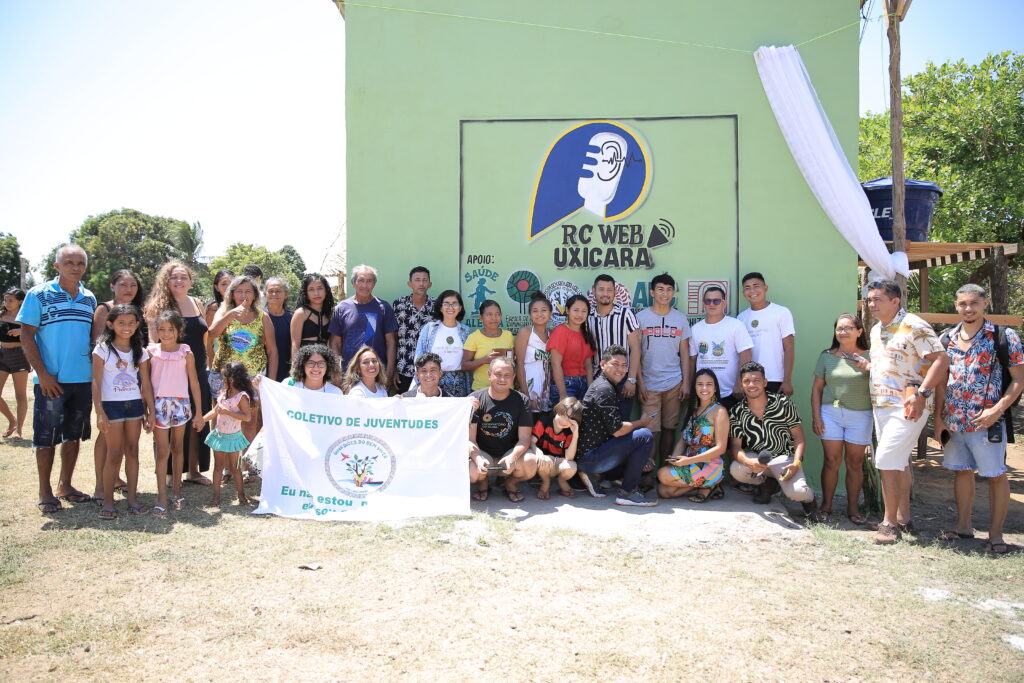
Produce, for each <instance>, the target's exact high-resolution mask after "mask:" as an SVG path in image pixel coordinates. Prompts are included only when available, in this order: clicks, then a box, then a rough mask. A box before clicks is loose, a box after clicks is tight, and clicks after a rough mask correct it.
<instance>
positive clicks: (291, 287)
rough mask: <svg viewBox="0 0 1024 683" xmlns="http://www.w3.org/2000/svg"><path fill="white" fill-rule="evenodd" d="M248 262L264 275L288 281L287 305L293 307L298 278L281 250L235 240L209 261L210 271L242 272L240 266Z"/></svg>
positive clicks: (296, 295) (297, 288)
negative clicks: (220, 254) (261, 270)
mask: <svg viewBox="0 0 1024 683" xmlns="http://www.w3.org/2000/svg"><path fill="white" fill-rule="evenodd" d="M250 263H255V264H256V265H257V266H259V267H260V268H262V269H263V273H264V275H266V276H267V277H271V276H274V275H276V276H278V277H282V278H284V280H285V282H287V283H288V292H289V295H288V302H289V306H292V307H294V305H295V300H296V298H297V297H298V291H299V278H297V277H296V276H295V273H293V272H292V269H291V265H290V264H289V263H288V261H287V260H286V259H285V257H284V256H282V255H281V252H278V251H270V250H269V249H267V248H266V247H264V246H260V245H257V244H243V243H242V242H235V243H234V244H232V245H231V246H230V247H228V250H227V251H226V252H225V253H224V255H223V256H218V257H217V258H215V259H213V260H212V261H210V271H211V272H214V273H215V272H217V271H218V270H230V271H232V272H233V273H235V274H236V275H238V274H240V273H241V272H242V268H244V267H245V266H247V265H248V264H250Z"/></svg>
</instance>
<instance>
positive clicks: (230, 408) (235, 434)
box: [205, 361, 255, 507]
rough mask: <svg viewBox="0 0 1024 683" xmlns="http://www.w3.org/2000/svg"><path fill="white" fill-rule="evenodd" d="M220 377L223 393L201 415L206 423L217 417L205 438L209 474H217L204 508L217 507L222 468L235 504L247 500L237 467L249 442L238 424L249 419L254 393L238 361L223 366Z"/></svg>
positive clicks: (245, 372) (247, 372) (243, 367)
mask: <svg viewBox="0 0 1024 683" xmlns="http://www.w3.org/2000/svg"><path fill="white" fill-rule="evenodd" d="M220 374H221V375H222V376H223V378H224V390H223V391H222V392H221V394H220V396H219V397H218V398H217V404H216V405H215V406H213V410H211V411H210V412H208V413H207V414H206V415H205V418H206V419H207V420H212V419H214V418H217V423H216V424H215V425H214V428H213V429H211V430H210V435H209V436H207V437H206V445H207V446H209V447H210V448H211V449H212V450H213V458H214V466H213V471H214V472H215V473H217V476H215V477H213V498H212V499H211V500H210V503H209V506H208V507H219V506H220V483H221V479H222V477H221V476H220V473H221V472H223V471H224V468H225V467H227V468H229V469H230V471H231V478H232V479H234V480H235V491H237V492H238V504H239V505H248V504H249V499H248V498H246V497H245V488H244V487H243V482H242V470H241V468H239V466H238V461H239V459H240V458H241V456H242V451H244V450H245V449H246V448H247V447H248V446H249V440H248V439H247V438H245V434H243V433H242V423H243V422H248V421H249V420H250V419H252V411H251V410H250V408H249V402H250V400H251V399H250V398H249V397H250V396H252V395H253V394H254V393H255V392H254V391H253V388H252V382H251V381H250V380H249V371H248V370H246V368H245V366H244V365H242V364H241V363H239V362H238V361H233V362H230V363H225V364H224V365H223V366H222V367H221V370H220Z"/></svg>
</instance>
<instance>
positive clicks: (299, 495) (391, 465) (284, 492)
mask: <svg viewBox="0 0 1024 683" xmlns="http://www.w3.org/2000/svg"><path fill="white" fill-rule="evenodd" d="M260 400H261V405H262V411H263V431H264V438H265V452H264V456H263V473H262V477H263V490H262V494H261V496H260V505H259V507H258V508H257V509H256V510H255V512H254V514H274V515H279V516H281V517H293V518H296V519H325V520H345V521H379V520H394V519H405V518H409V517H431V516H437V515H469V473H468V467H467V464H466V463H467V458H466V447H467V443H468V441H469V416H470V411H471V410H472V408H473V402H472V400H471V399H468V398H403V399H399V398H387V399H383V398H372V399H365V398H349V397H347V396H337V395H330V394H324V393H321V392H317V391H306V390H303V389H294V388H292V387H287V386H283V385H281V384H278V383H277V382H272V381H270V380H268V379H266V378H264V379H263V381H262V382H261V383H260Z"/></svg>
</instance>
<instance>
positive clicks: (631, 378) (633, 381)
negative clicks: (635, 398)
mask: <svg viewBox="0 0 1024 683" xmlns="http://www.w3.org/2000/svg"><path fill="white" fill-rule="evenodd" d="M626 381H627V382H629V383H630V384H636V377H627V378H626Z"/></svg>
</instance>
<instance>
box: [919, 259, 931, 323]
mask: <svg viewBox="0 0 1024 683" xmlns="http://www.w3.org/2000/svg"><path fill="white" fill-rule="evenodd" d="M917 280H918V283H919V285H918V291H919V292H920V293H921V308H920V310H921V312H922V313H926V312H927V311H928V306H929V303H930V302H929V301H928V266H921V267H920V268H918V269H917Z"/></svg>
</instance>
